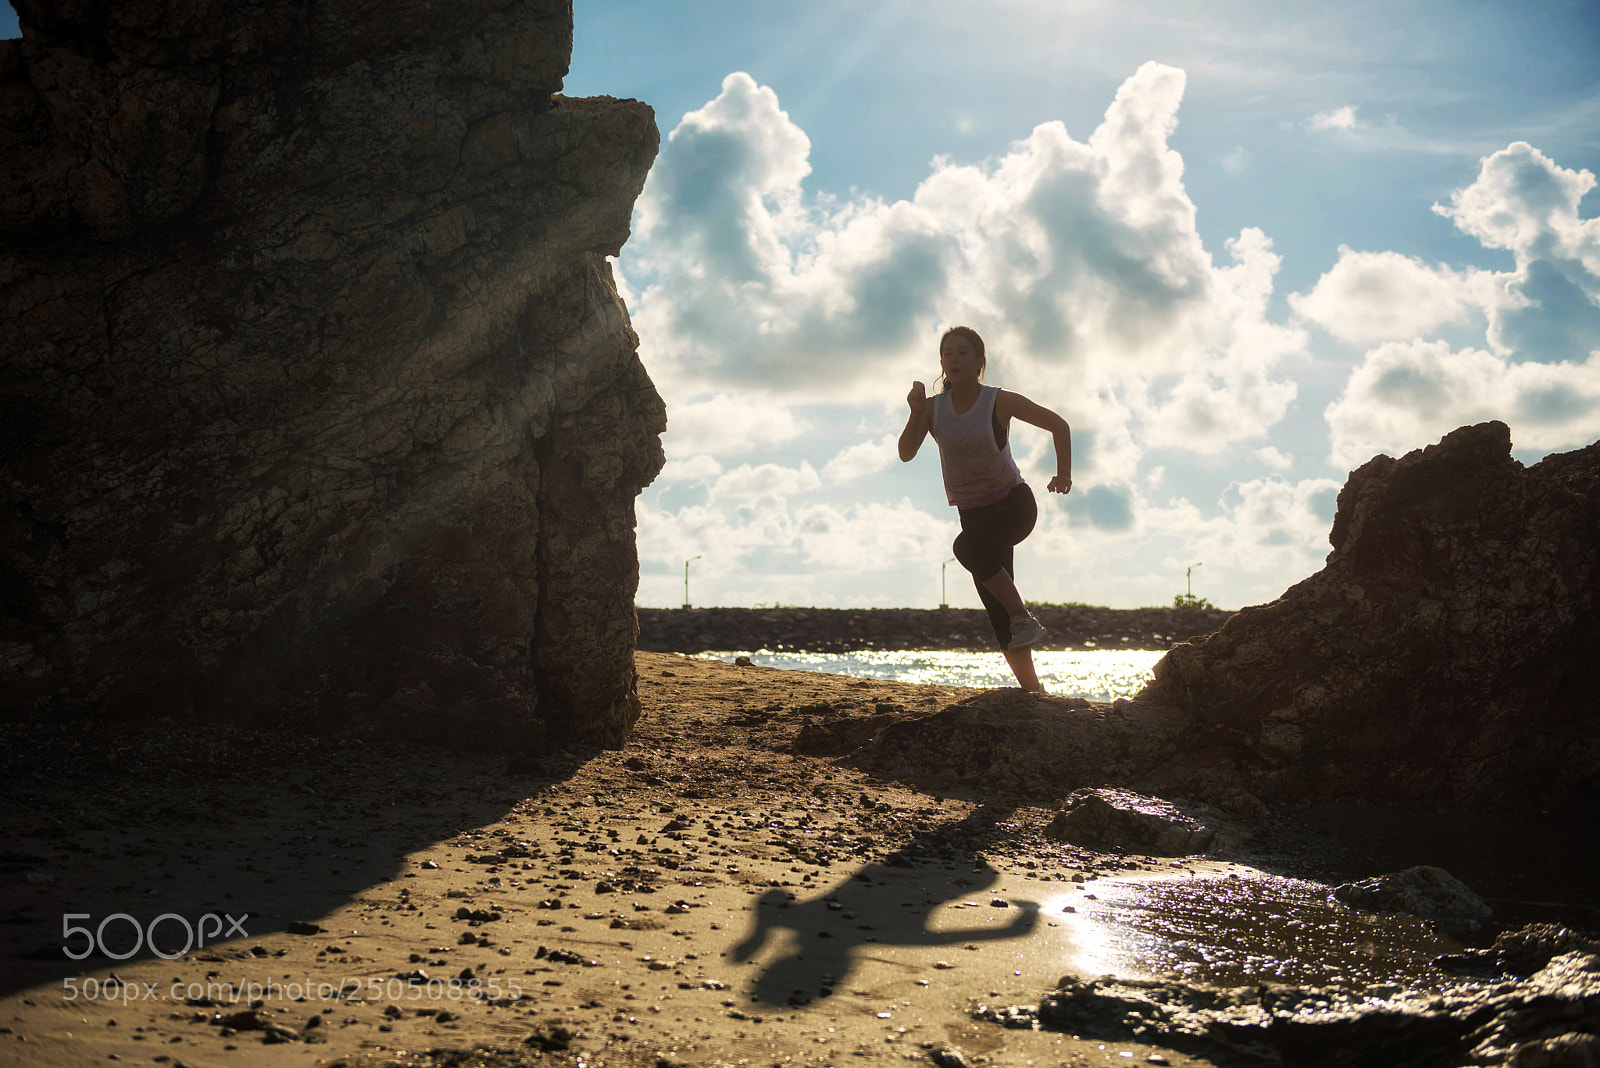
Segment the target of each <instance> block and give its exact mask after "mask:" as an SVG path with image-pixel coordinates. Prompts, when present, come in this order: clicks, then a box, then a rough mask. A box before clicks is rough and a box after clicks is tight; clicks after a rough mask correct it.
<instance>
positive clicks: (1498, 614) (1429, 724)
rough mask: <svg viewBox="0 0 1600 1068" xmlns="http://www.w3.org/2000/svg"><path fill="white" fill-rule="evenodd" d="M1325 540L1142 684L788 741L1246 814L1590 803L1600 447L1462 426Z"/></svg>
mask: <svg viewBox="0 0 1600 1068" xmlns="http://www.w3.org/2000/svg"><path fill="white" fill-rule="evenodd" d="M1329 537H1330V540H1331V541H1332V542H1333V551H1332V552H1331V553H1330V554H1329V556H1328V561H1327V565H1326V566H1325V567H1324V568H1323V569H1322V570H1321V571H1320V572H1318V573H1317V574H1315V575H1313V576H1311V577H1310V578H1308V579H1306V580H1304V581H1303V582H1300V583H1298V584H1297V585H1295V586H1293V587H1292V588H1290V589H1289V590H1288V591H1286V592H1285V593H1284V594H1283V596H1282V597H1280V598H1278V599H1277V600H1275V601H1273V602H1272V603H1270V604H1266V605H1259V606H1256V607H1252V608H1245V609H1242V610H1241V611H1239V612H1238V613H1236V614H1235V615H1233V616H1232V617H1231V618H1229V619H1228V621H1227V622H1226V623H1224V624H1223V625H1222V627H1221V628H1220V629H1219V630H1217V631H1216V632H1214V633H1212V634H1209V635H1207V636H1205V637H1202V638H1198V639H1194V640H1192V641H1189V642H1184V643H1179V644H1178V645H1175V646H1173V648H1172V649H1171V650H1170V651H1169V652H1168V653H1167V655H1166V656H1165V657H1163V658H1162V659H1161V660H1160V661H1159V662H1158V663H1157V665H1156V668H1155V680H1154V681H1153V682H1152V683H1151V684H1150V685H1149V686H1147V687H1146V688H1145V690H1144V692H1143V693H1141V694H1139V696H1138V697H1137V698H1136V699H1134V700H1132V701H1118V702H1116V703H1115V704H1114V705H1110V706H1107V705H1094V704H1090V703H1088V702H1084V701H1081V700H1077V699H1063V698H1059V697H1050V698H1044V697H1038V696H1036V695H1032V694H1024V693H1022V692H1021V691H1018V690H1002V691H992V692H989V693H985V694H982V695H979V696H977V697H974V698H969V699H968V700H966V701H962V702H960V703H958V704H956V705H952V706H951V707H949V708H947V709H945V710H944V711H942V712H939V713H935V714H932V715H925V716H920V717H918V716H906V715H895V716H888V717H883V718H884V720H885V722H882V723H878V724H876V725H875V726H874V730H873V737H871V738H864V737H860V736H859V731H855V730H851V729H835V730H831V731H830V730H827V729H823V728H818V729H813V730H811V731H810V732H809V736H808V735H807V734H805V733H803V734H802V739H801V740H802V741H803V742H807V743H808V744H810V745H811V746H812V747H813V751H824V750H823V749H821V748H818V746H819V745H822V744H825V742H826V736H827V735H829V734H832V735H835V736H837V737H838V738H840V739H841V740H848V741H849V742H850V743H851V744H850V745H849V746H848V747H845V746H841V747H840V748H839V749H838V751H839V752H841V753H843V752H845V751H847V749H848V750H849V751H850V758H851V760H852V761H854V762H855V763H858V764H860V765H862V766H865V767H869V768H871V769H873V770H874V771H877V772H879V773H880V774H886V775H894V776H897V777H900V778H905V779H908V780H911V781H914V782H918V783H920V784H923V785H925V786H930V787H932V786H937V785H939V784H942V783H946V782H960V783H962V784H964V785H971V786H975V787H980V788H983V789H986V790H990V791H993V790H996V789H1014V790H1019V791H1022V792H1026V793H1031V794H1034V795H1036V796H1039V797H1041V798H1054V799H1060V798H1063V797H1065V796H1066V795H1067V794H1068V793H1069V792H1071V791H1073V790H1076V789H1079V788H1082V787H1096V786H1119V787H1126V788H1130V789H1133V790H1138V791H1141V792H1144V793H1150V794H1155V795H1158V796H1161V797H1166V798H1177V797H1192V798H1198V799H1200V800H1204V801H1207V802H1212V803H1216V804H1220V805H1223V806H1225V807H1226V808H1228V809H1230V810H1232V811H1233V812H1235V813H1239V814H1244V815H1252V814H1253V815H1260V814H1262V812H1261V805H1260V803H1261V801H1263V800H1266V801H1301V800H1312V801H1336V800H1340V799H1345V798H1360V799H1365V800H1386V801H1426V802H1440V803H1450V804H1460V805H1467V806H1472V807H1475V808H1505V809H1516V808H1520V809H1538V808H1545V807H1553V806H1557V805H1565V804H1568V803H1571V802H1575V801H1584V802H1587V803H1595V802H1597V801H1600V679H1597V676H1596V675H1595V674H1594V671H1593V665H1595V664H1596V663H1600V596H1597V595H1600V444H1596V445H1592V446H1590V447H1589V448H1587V449H1583V450H1581V451H1578V452H1572V453H1566V454H1564V455H1556V456H1550V457H1547V458H1546V459H1544V460H1543V461H1542V462H1540V463H1538V464H1536V465H1534V466H1533V467H1531V468H1524V467H1523V465H1522V464H1520V463H1518V462H1517V461H1516V460H1514V459H1512V457H1511V446H1510V435H1509V432H1508V430H1507V429H1506V426H1505V425H1504V424H1503V423H1484V424H1481V425H1478V426H1471V427H1463V428H1461V429H1460V430H1457V431H1455V432H1453V433H1451V434H1449V435H1447V436H1446V437H1445V438H1444V440H1442V441H1440V442H1439V443H1438V444H1437V445H1433V446H1430V447H1428V448H1426V449H1419V450H1417V451H1415V452H1412V453H1408V454H1407V455H1405V456H1403V457H1401V458H1400V459H1398V460H1396V459H1392V458H1390V457H1388V456H1379V457H1376V458H1374V459H1373V460H1371V461H1369V462H1368V463H1366V464H1365V465H1363V466H1362V467H1361V468H1360V469H1359V470H1357V471H1355V472H1353V473H1352V474H1351V476H1350V479H1349V481H1348V482H1347V483H1346V484H1345V487H1344V490H1343V491H1342V492H1341V493H1340V495H1339V510H1338V515H1337V517H1336V518H1335V520H1334V523H1333V530H1332V532H1331V534H1330V535H1329ZM865 726H867V725H866V724H863V725H862V727H865Z"/></svg>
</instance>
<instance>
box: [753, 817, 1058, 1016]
mask: <svg viewBox="0 0 1600 1068" xmlns="http://www.w3.org/2000/svg"><path fill="white" fill-rule="evenodd" d="M1006 815H1009V811H999V812H997V811H995V810H993V809H979V810H977V811H976V812H974V813H973V814H972V815H971V816H968V817H967V818H966V819H964V820H962V821H959V822H958V823H952V824H943V825H940V826H937V827H932V828H929V829H928V830H926V831H923V832H921V833H919V834H917V835H915V836H913V838H912V839H911V840H910V841H909V842H907V843H905V844H904V845H902V846H901V848H899V849H897V850H896V851H895V852H893V853H892V854H890V856H889V858H888V859H887V860H886V861H884V862H879V863H872V864H867V865H864V866H862V867H861V868H858V869H856V870H855V871H854V872H852V873H850V874H849V875H848V876H846V877H844V878H843V879H841V880H840V881H839V882H838V883H837V884H836V885H834V886H833V887H831V888H828V889H824V890H822V892H821V893H819V894H817V895H816V896H815V897H810V898H806V899H804V900H800V899H797V898H796V897H795V895H794V894H792V893H789V892H787V891H784V890H779V889H773V890H768V891H767V892H766V893H764V894H763V895H762V896H761V897H760V899H759V900H758V901H757V902H756V903H755V906H754V911H755V916H754V920H753V923H752V925H751V928H750V930H749V932H748V933H747V934H746V935H745V936H744V938H743V939H741V940H740V941H739V942H738V943H737V944H736V945H734V946H733V947H731V948H730V949H729V951H728V957H729V959H730V960H733V961H736V962H740V963H743V962H745V961H749V960H752V959H753V958H755V957H757V956H758V955H759V954H760V953H761V952H762V951H763V949H764V948H765V947H767V946H768V945H769V943H773V942H777V943H779V944H780V946H781V948H779V949H777V951H776V955H775V956H772V957H771V958H770V959H768V960H766V961H765V962H764V963H763V964H762V965H761V970H760V973H759V975H758V976H757V977H756V979H755V980H754V981H753V982H752V983H751V985H750V990H749V993H750V996H751V997H752V998H753V999H754V1000H755V1001H757V1002H762V1003H765V1004H769V1005H801V1004H805V1003H807V1002H809V1001H810V1000H811V999H812V998H814V997H819V996H820V997H827V996H829V995H830V994H832V993H833V992H834V989H835V988H836V987H838V986H840V985H842V984H843V983H845V982H846V981H847V980H848V979H849V977H850V975H851V973H852V972H853V971H855V969H856V968H857V966H858V965H859V964H860V962H861V961H862V960H863V959H864V958H865V957H866V956H867V955H869V954H871V953H872V952H873V950H874V949H875V948H887V947H892V946H910V947H922V948H936V947H940V946H971V947H974V948H975V947H976V945H977V943H980V942H992V941H1002V940H1007V939H1016V938H1026V937H1028V936H1029V935H1031V934H1032V933H1033V931H1034V929H1035V927H1036V926H1037V925H1038V920H1039V904H1038V902H1035V901H1027V900H1018V899H1012V900H1002V899H999V898H993V897H991V896H990V894H991V891H993V890H994V889H995V888H996V887H998V886H999V884H1000V881H1001V879H1002V878H1003V876H1002V875H1001V873H1000V872H999V871H997V870H996V869H995V868H994V867H993V866H992V865H990V864H989V862H988V861H987V860H986V859H984V857H983V856H982V853H981V851H980V849H981V845H982V843H983V841H985V840H986V839H988V838H989V837H990V836H991V835H993V834H994V831H995V824H996V823H997V822H998V821H999V820H1001V819H1003V818H1005V816H1006ZM956 862H960V863H956ZM952 902H970V903H972V904H977V905H979V906H987V909H986V910H985V913H984V914H986V915H993V911H992V910H996V909H1002V908H1003V909H1005V910H1007V911H1009V912H1011V913H1012V915H1011V918H1010V919H1009V920H1008V921H1007V922H1005V923H1004V924H1002V925H1000V926H995V925H994V924H992V923H990V924H984V925H963V926H959V927H946V926H945V925H943V924H941V925H939V926H935V924H934V916H935V913H937V912H938V911H939V909H941V908H942V907H944V906H946V905H947V904H949V903H952ZM785 934H787V937H785Z"/></svg>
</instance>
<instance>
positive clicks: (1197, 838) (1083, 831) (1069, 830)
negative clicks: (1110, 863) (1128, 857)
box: [1044, 787, 1236, 857]
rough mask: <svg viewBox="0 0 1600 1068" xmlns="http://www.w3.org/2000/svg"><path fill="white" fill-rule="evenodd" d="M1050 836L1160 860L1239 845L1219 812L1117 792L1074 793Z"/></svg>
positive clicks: (1105, 789) (1052, 824)
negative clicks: (1142, 854) (1155, 857)
mask: <svg viewBox="0 0 1600 1068" xmlns="http://www.w3.org/2000/svg"><path fill="white" fill-rule="evenodd" d="M1044 833H1045V836H1046V837H1048V838H1054V839H1056V840H1057V841H1061V842H1071V843H1072V844H1073V845H1080V846H1085V847H1087V848H1089V849H1096V850H1100V851H1102V852H1107V851H1116V852H1123V853H1144V854H1148V855H1150V856H1158V857H1181V856H1189V855H1191V854H1194V853H1208V852H1212V851H1213V850H1220V849H1224V848H1226V847H1228V846H1231V845H1234V844H1236V841H1234V840H1232V839H1231V838H1230V836H1229V834H1228V833H1227V832H1226V831H1224V829H1223V821H1222V819H1221V818H1220V816H1219V815H1218V814H1217V813H1216V812H1214V811H1209V810H1206V809H1204V808H1203V807H1201V806H1197V805H1191V804H1185V803H1182V802H1177V803H1174V802H1172V801H1164V800H1162V799H1161V798H1159V797H1146V796H1144V795H1142V794H1136V793H1133V792H1132V791H1130V790H1118V789H1114V788H1111V787H1101V788H1099V789H1082V790H1074V791H1073V792H1072V793H1071V794H1070V795H1069V796H1068V797H1067V799H1066V801H1065V803H1063V804H1062V806H1061V811H1059V812H1057V813H1056V816H1055V818H1054V819H1053V820H1051V821H1050V824H1049V826H1047V827H1046V828H1045V829H1044Z"/></svg>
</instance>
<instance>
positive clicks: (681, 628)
mask: <svg viewBox="0 0 1600 1068" xmlns="http://www.w3.org/2000/svg"><path fill="white" fill-rule="evenodd" d="M636 611H637V612H638V616H639V643H638V647H639V648H640V649H642V650H645V651H646V652H658V653H701V652H706V651H711V650H714V651H725V652H733V651H753V650H757V649H769V650H771V651H773V652H808V653H847V652H855V651H857V650H863V649H946V650H967V651H972V652H982V651H989V650H993V649H994V648H995V640H994V633H993V631H991V630H990V628H989V617H988V616H987V615H986V614H985V613H984V612H983V611H982V610H981V609H977V608H639V609H636ZM1033 611H1034V614H1035V615H1037V616H1038V617H1039V621H1040V622H1041V623H1043V624H1044V625H1045V627H1046V628H1048V629H1049V634H1048V635H1046V637H1045V639H1044V641H1042V642H1040V643H1039V645H1038V646H1037V648H1039V649H1168V648H1171V647H1172V646H1173V645H1174V644H1176V643H1178V642H1181V641H1185V640H1187V639H1189V638H1193V637H1197V636H1200V635H1204V634H1210V633H1211V632H1212V631H1215V630H1216V629H1217V628H1218V627H1220V626H1222V624H1223V623H1225V622H1226V621H1227V619H1228V617H1229V616H1231V615H1233V613H1232V612H1231V611H1226V610H1223V609H1205V608H1097V607H1092V606H1087V605H1062V606H1034V608H1033Z"/></svg>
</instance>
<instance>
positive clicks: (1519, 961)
mask: <svg viewBox="0 0 1600 1068" xmlns="http://www.w3.org/2000/svg"><path fill="white" fill-rule="evenodd" d="M1572 952H1582V953H1597V954H1600V940H1597V939H1595V938H1593V937H1591V936H1589V935H1585V934H1583V933H1581V932H1578V931H1574V930H1572V929H1571V928H1568V927H1561V926H1557V925H1556V924H1549V923H1532V924H1528V925H1527V926H1526V927H1521V928H1519V929H1517V930H1515V931H1501V932H1500V933H1499V934H1497V935H1495V938H1494V945H1492V946H1490V947H1488V948H1487V949H1466V950H1462V951H1461V952H1460V953H1451V954H1448V955H1446V956H1442V957H1439V958H1438V959H1437V960H1435V961H1434V963H1435V964H1436V965H1438V966H1440V967H1443V968H1449V969H1452V970H1459V971H1488V972H1489V973H1491V974H1493V973H1509V974H1512V975H1532V974H1533V973H1534V972H1537V971H1539V970H1540V969H1541V968H1543V967H1544V966H1545V965H1546V964H1549V963H1550V962H1551V961H1552V960H1554V959H1555V958H1556V957H1559V956H1561V955H1562V954H1563V953H1572Z"/></svg>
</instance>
